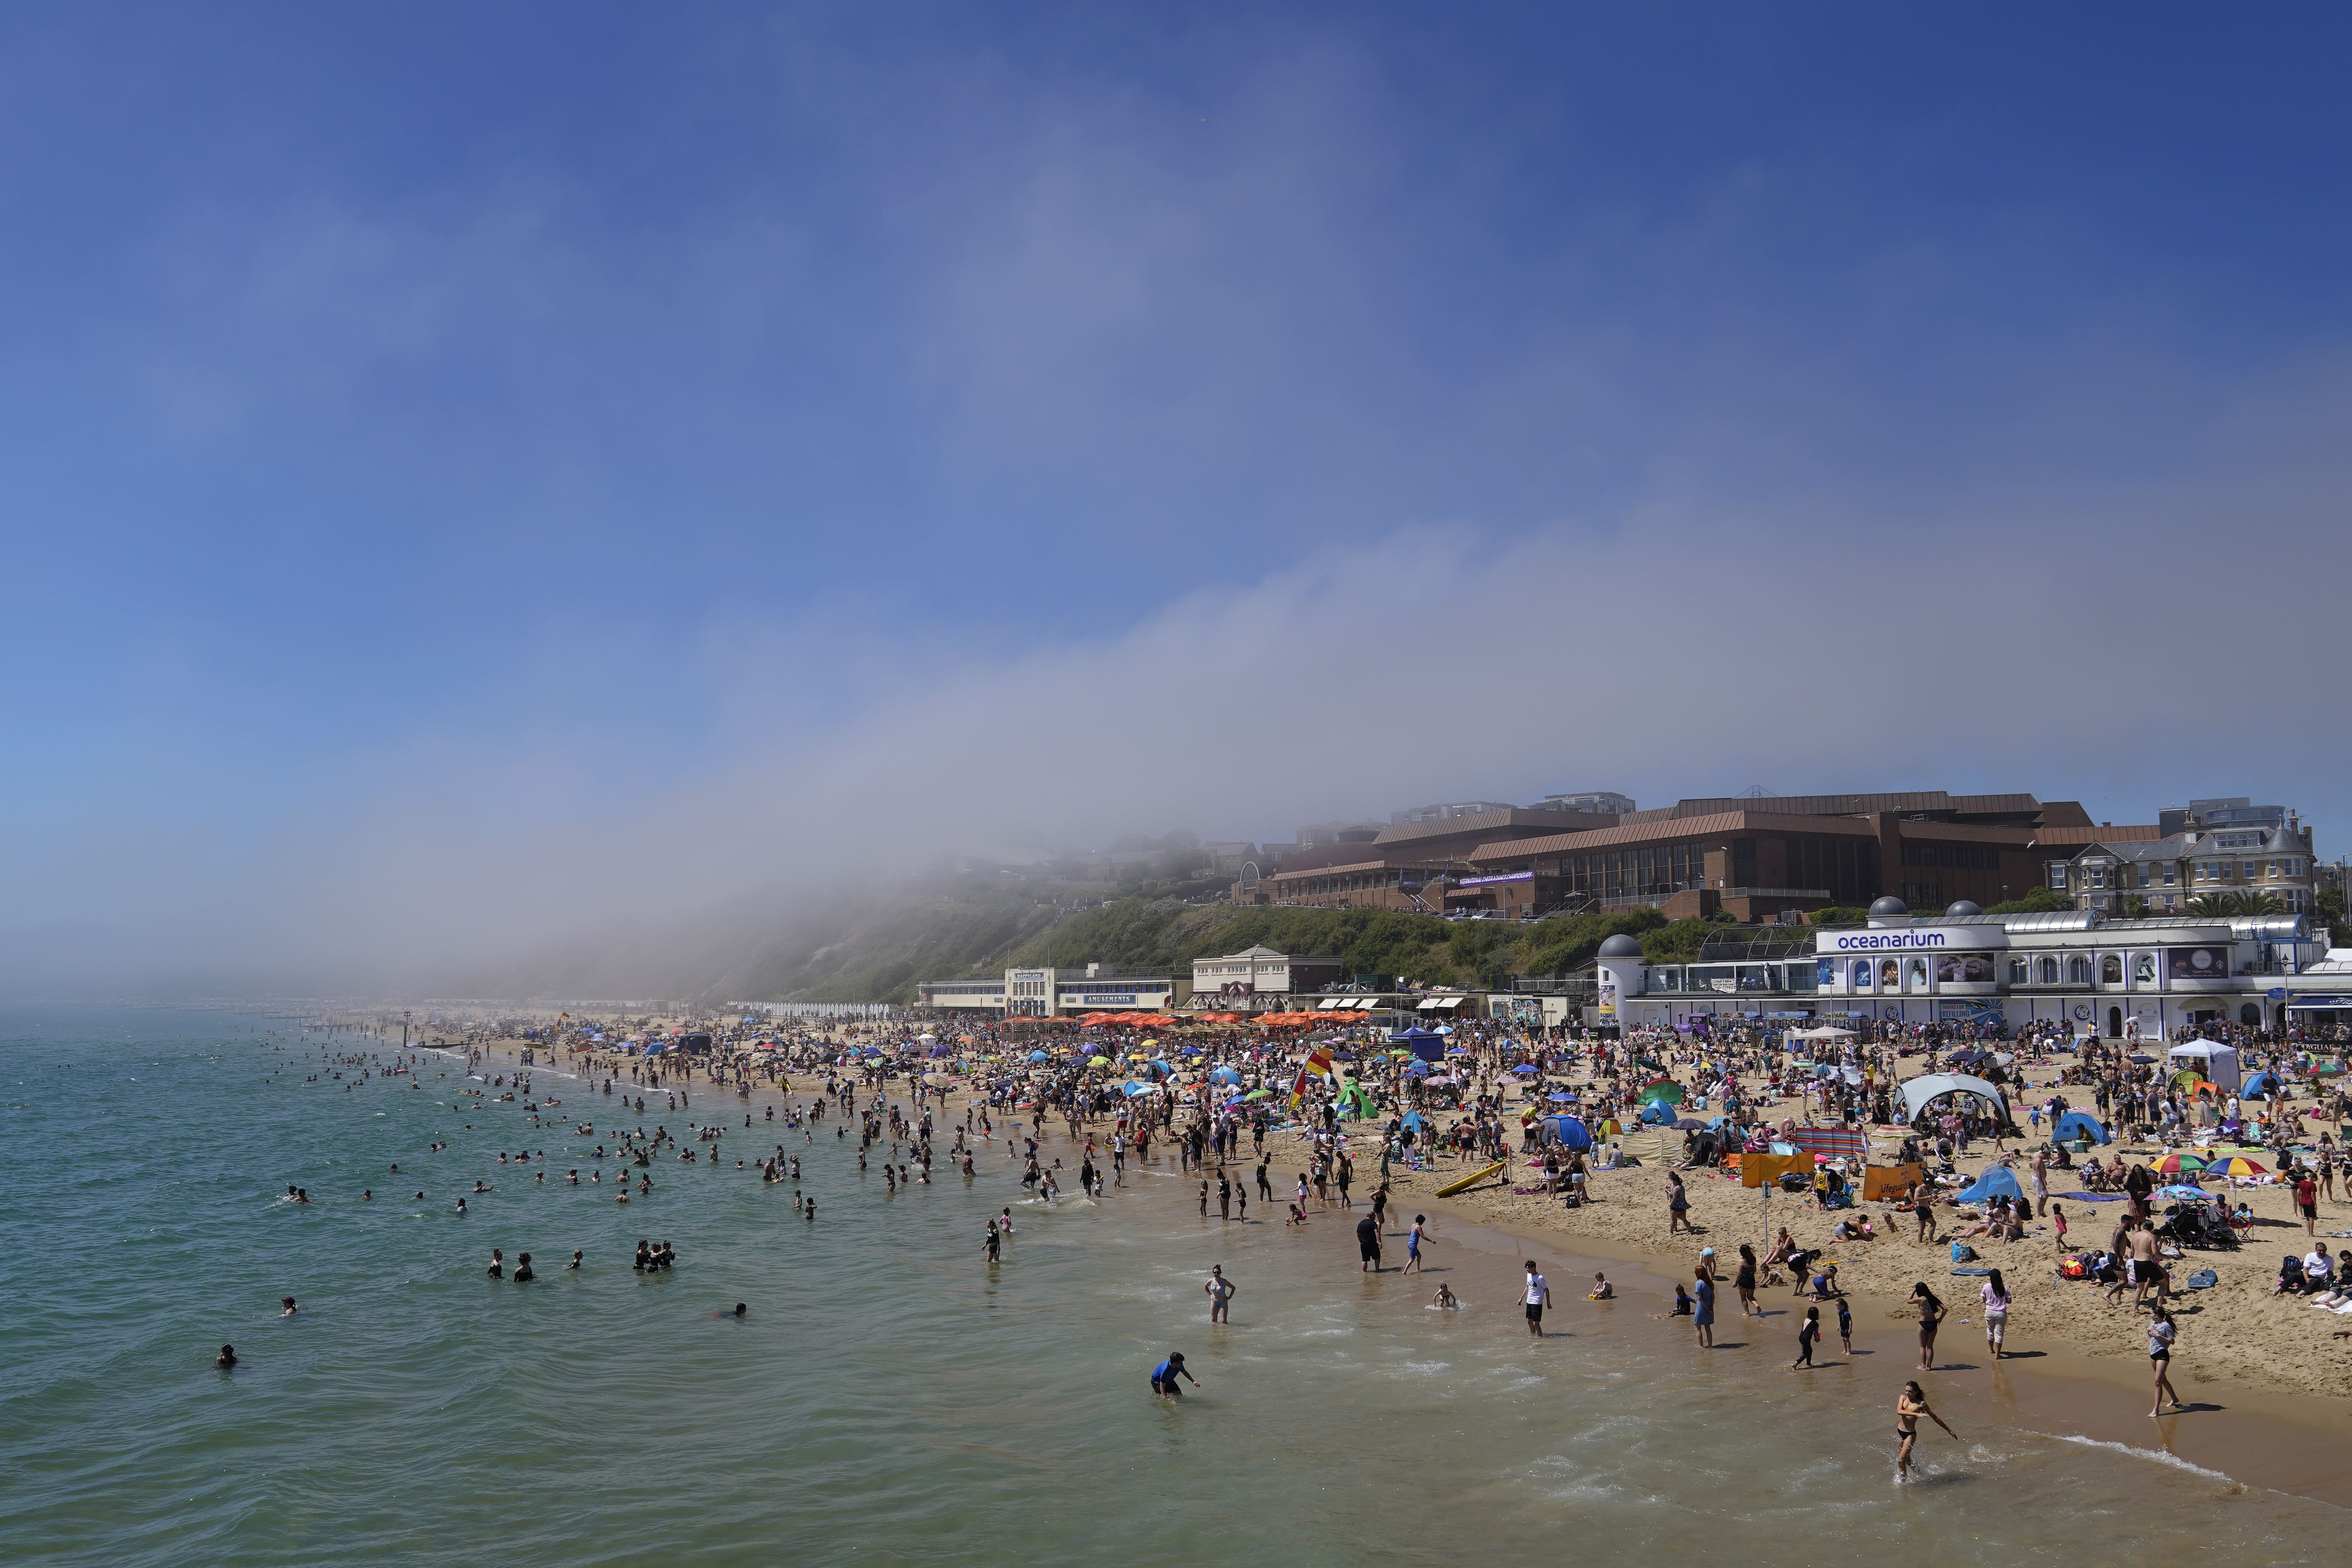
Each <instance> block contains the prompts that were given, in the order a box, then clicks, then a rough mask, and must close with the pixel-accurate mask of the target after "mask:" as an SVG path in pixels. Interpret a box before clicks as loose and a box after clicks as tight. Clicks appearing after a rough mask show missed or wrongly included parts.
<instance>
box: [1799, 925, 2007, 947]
mask: <svg viewBox="0 0 2352 1568" xmlns="http://www.w3.org/2000/svg"><path fill="white" fill-rule="evenodd" d="M2008 945H2009V932H2008V931H2006V930H2004V929H2003V928H2001V927H2000V926H1908V927H1906V928H1904V929H1902V930H1899V931H1820V932H1817V933H1815V935H1814V937H1813V951H1814V952H1819V953H1833V952H1952V951H1960V950H1966V951H1969V952H1983V951H1984V950H1985V949H1987V948H1991V947H2007V946H2008Z"/></svg>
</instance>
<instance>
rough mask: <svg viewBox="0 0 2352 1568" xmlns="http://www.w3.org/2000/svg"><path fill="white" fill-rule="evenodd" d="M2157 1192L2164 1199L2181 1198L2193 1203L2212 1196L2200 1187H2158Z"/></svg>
mask: <svg viewBox="0 0 2352 1568" xmlns="http://www.w3.org/2000/svg"><path fill="white" fill-rule="evenodd" d="M2157 1190H2158V1192H2160V1193H2162V1194H2164V1195H2165V1196H2166V1197H2168V1198H2181V1199H2184V1200H2189V1201H2194V1200H2197V1199H2200V1198H2209V1197H2210V1196H2212V1195H2213V1194H2210V1193H2209V1192H2207V1191H2206V1190H2205V1189H2204V1188H2202V1187H2182V1186H2171V1187H2158V1189H2157Z"/></svg>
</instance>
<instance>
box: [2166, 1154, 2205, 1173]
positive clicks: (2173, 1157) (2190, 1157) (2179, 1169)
mask: <svg viewBox="0 0 2352 1568" xmlns="http://www.w3.org/2000/svg"><path fill="white" fill-rule="evenodd" d="M2205 1168H2206V1162H2205V1161H2203V1160H2200V1159H2199V1158H2198V1157H2197V1156H2196V1155H2194V1154H2167V1155H2166V1156H2165V1157H2164V1158H2163V1159H2161V1160H2158V1162H2157V1163H2156V1173H2157V1174H2158V1175H2159V1176H2178V1175H2180V1174H2182V1173H2185V1172H2189V1171H2201V1170H2204V1169H2205Z"/></svg>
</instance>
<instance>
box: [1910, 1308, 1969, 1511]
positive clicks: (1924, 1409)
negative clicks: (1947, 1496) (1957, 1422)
mask: <svg viewBox="0 0 2352 1568" xmlns="http://www.w3.org/2000/svg"><path fill="white" fill-rule="evenodd" d="M1920 1289H1923V1290H1924V1289H1927V1287H1926V1286H1924V1285H1923V1286H1921V1287H1920ZM1922 1415H1925V1416H1926V1417H1927V1419H1928V1420H1930V1421H1933V1422H1934V1423H1935V1424H1936V1425H1937V1426H1943V1427H1944V1436H1947V1437H1949V1438H1951V1439H1952V1440H1953V1441H1954V1442H1958V1441H1959V1436H1960V1435H1959V1434H1958V1432H1955V1431H1953V1430H1952V1429H1951V1428H1950V1427H1949V1426H1945V1425H1944V1418H1943V1417H1942V1416H1940V1415H1937V1414H1936V1413H1935V1411H1933V1410H1931V1409H1929V1408H1928V1406H1927V1390H1925V1389H1923V1388H1921V1387H1920V1386H1919V1384H1918V1383H1917V1381H1916V1379H1915V1380H1914V1381H1912V1382H1910V1383H1906V1384H1904V1385H1903V1392H1902V1393H1900V1394H1896V1395H1895V1440H1896V1442H1897V1444H1898V1445H1899V1447H1896V1448H1895V1479H1897V1480H1906V1479H1909V1478H1910V1475H1911V1446H1912V1445H1913V1444H1915V1443H1916V1442H1918V1440H1919V1417H1921V1416H1922Z"/></svg>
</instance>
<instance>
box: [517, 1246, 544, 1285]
mask: <svg viewBox="0 0 2352 1568" xmlns="http://www.w3.org/2000/svg"><path fill="white" fill-rule="evenodd" d="M514 1277H515V1283H516V1284H518V1285H528V1284H530V1282H531V1281H532V1280H534V1279H538V1278H539V1276H538V1275H537V1274H535V1273H533V1272H532V1271H531V1267H530V1253H528V1252H526V1253H523V1254H522V1255H520V1257H518V1258H516V1259H515V1276H514Z"/></svg>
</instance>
